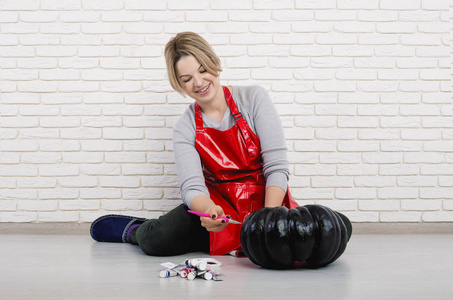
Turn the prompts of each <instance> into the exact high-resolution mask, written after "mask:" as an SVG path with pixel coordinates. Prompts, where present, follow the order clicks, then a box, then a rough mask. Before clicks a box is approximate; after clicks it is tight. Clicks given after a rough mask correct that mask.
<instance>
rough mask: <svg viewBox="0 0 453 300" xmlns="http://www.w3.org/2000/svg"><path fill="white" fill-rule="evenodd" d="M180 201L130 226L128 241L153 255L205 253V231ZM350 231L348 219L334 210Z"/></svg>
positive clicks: (206, 244) (207, 241)
mask: <svg viewBox="0 0 453 300" xmlns="http://www.w3.org/2000/svg"><path fill="white" fill-rule="evenodd" d="M187 210H188V208H187V206H186V205H184V204H181V205H179V206H178V207H176V208H174V209H173V210H171V211H170V212H168V213H167V214H165V215H163V216H160V217H159V218H158V219H150V220H147V221H145V222H144V223H143V224H142V225H140V226H139V227H137V229H134V230H133V231H132V233H131V235H130V237H129V242H130V243H131V244H135V245H139V247H140V249H142V251H143V252H144V253H145V254H147V255H153V256H173V255H181V254H185V253H189V252H209V232H208V231H207V230H206V229H205V228H204V227H203V226H201V221H200V217H199V216H197V215H194V214H190V213H188V212H187ZM337 214H338V215H339V216H340V217H341V219H342V220H343V222H344V224H345V225H346V228H347V230H348V234H349V237H348V239H349V238H350V237H351V234H352V226H351V222H350V221H349V219H348V218H347V217H346V216H345V215H343V214H341V213H339V212H337Z"/></svg>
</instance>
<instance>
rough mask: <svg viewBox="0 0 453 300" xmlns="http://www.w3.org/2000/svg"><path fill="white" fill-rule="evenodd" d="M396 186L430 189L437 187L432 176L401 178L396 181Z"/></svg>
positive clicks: (435, 180)
mask: <svg viewBox="0 0 453 300" xmlns="http://www.w3.org/2000/svg"><path fill="white" fill-rule="evenodd" d="M397 182H398V186H413V187H422V186H423V187H430V186H436V185H437V179H436V178H435V177H433V176H401V177H398V179H397Z"/></svg>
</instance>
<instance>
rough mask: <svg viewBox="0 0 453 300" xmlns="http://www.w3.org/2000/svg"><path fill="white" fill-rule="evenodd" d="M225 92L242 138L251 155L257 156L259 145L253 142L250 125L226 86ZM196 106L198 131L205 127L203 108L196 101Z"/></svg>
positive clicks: (224, 87)
mask: <svg viewBox="0 0 453 300" xmlns="http://www.w3.org/2000/svg"><path fill="white" fill-rule="evenodd" d="M223 92H224V94H225V98H226V101H227V104H228V107H229V108H230V111H231V113H232V115H233V117H234V119H235V121H236V123H237V124H238V126H239V129H240V130H239V131H240V132H241V135H242V138H243V139H244V142H245V146H246V147H247V152H248V154H249V156H250V157H255V156H257V155H258V154H259V153H258V147H257V146H256V145H255V144H254V143H253V141H252V139H251V137H250V134H249V131H248V129H249V127H248V124H247V122H246V121H245V119H244V118H243V117H242V114H241V113H240V112H239V110H238V108H237V106H236V103H234V100H233V96H231V93H230V90H229V89H228V88H227V87H226V86H223ZM194 108H195V124H196V126H197V132H201V131H203V129H204V126H203V115H202V114H201V108H200V106H199V105H198V104H197V103H196V102H195V103H194Z"/></svg>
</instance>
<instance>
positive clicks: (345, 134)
mask: <svg viewBox="0 0 453 300" xmlns="http://www.w3.org/2000/svg"><path fill="white" fill-rule="evenodd" d="M356 137H357V130H352V129H336V128H335V129H317V130H316V138H317V139H324V140H350V139H355V138H356Z"/></svg>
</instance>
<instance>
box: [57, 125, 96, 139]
mask: <svg viewBox="0 0 453 300" xmlns="http://www.w3.org/2000/svg"><path fill="white" fill-rule="evenodd" d="M101 137H102V132H101V129H97V128H68V129H61V138H62V139H83V140H85V139H90V140H93V139H99V138H101Z"/></svg>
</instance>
